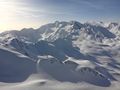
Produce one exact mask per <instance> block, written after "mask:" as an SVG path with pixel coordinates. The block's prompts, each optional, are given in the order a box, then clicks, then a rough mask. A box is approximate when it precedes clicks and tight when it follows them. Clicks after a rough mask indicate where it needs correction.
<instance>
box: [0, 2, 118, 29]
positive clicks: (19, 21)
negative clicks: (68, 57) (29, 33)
mask: <svg viewBox="0 0 120 90" xmlns="http://www.w3.org/2000/svg"><path fill="white" fill-rule="evenodd" d="M57 20H59V21H70V20H77V21H80V22H85V21H105V22H108V21H116V22H120V0H0V31H4V30H9V29H21V28H24V27H35V28H36V27H39V26H41V25H43V24H45V23H49V22H54V21H57Z"/></svg>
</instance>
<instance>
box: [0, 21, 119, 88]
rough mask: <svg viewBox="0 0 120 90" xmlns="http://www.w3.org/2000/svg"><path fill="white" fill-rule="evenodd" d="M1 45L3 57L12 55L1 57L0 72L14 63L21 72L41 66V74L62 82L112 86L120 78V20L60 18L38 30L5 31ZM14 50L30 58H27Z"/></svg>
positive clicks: (1, 36)
mask: <svg viewBox="0 0 120 90" xmlns="http://www.w3.org/2000/svg"><path fill="white" fill-rule="evenodd" d="M0 47H2V48H1V49H0V55H1V57H4V56H3V55H5V54H6V55H8V56H9V58H7V57H5V58H0V62H2V63H4V64H1V65H2V66H1V65H0V71H2V70H3V67H7V62H11V63H12V64H10V65H13V66H14V67H18V71H19V68H20V67H22V66H26V67H25V68H28V69H29V70H30V71H29V70H28V69H27V70H28V71H27V70H26V69H24V67H22V68H23V70H22V69H21V71H20V72H21V73H22V72H30V73H33V71H35V70H34V68H37V70H38V72H39V74H41V75H42V74H44V75H45V77H47V78H48V79H50V80H51V79H53V80H58V81H62V82H66V81H67V82H72V83H76V82H82V81H84V82H87V83H90V84H93V85H98V86H110V85H111V83H112V81H117V80H118V81H119V80H120V60H119V58H120V24H119V23H108V24H106V23H104V22H94V23H93V22H87V23H80V22H77V21H70V22H59V21H56V22H54V23H50V24H47V25H43V26H41V27H40V28H38V29H33V28H24V29H22V30H21V31H17V30H13V31H7V32H3V33H1V34H0ZM8 50H9V51H8ZM5 52H6V53H5ZM13 52H16V53H19V54H21V55H23V56H25V57H27V58H26V59H25V58H24V59H25V60H23V58H21V57H18V56H16V54H14V53H13ZM28 58H29V59H28ZM3 59H5V60H4V61H5V62H3ZM9 59H10V60H9ZM18 59H20V60H18ZM22 61H23V62H22ZM29 63H30V64H29ZM19 64H20V65H19ZM16 65H17V66H16ZM29 65H32V66H29ZM36 66H37V67H36ZM13 70H14V69H13ZM16 70H17V69H15V72H16ZM24 70H26V71H24ZM9 71H11V72H12V70H11V69H10V70H9ZM13 72H14V71H13ZM3 73H5V72H4V71H3ZM30 73H29V74H30ZM7 74H8V73H6V75H7ZM29 74H27V75H26V76H28V75H29ZM3 75H4V74H3ZM44 75H43V77H44ZM0 78H1V76H0ZM0 81H4V80H2V79H0Z"/></svg>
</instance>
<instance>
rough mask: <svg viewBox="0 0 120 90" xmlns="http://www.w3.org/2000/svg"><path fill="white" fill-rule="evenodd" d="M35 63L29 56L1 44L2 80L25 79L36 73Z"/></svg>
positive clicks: (17, 80)
mask: <svg viewBox="0 0 120 90" xmlns="http://www.w3.org/2000/svg"><path fill="white" fill-rule="evenodd" d="M35 71H36V67H35V63H34V62H33V61H32V60H31V59H30V58H28V57H26V56H24V55H22V54H20V53H18V52H15V51H11V50H9V49H6V48H5V47H3V46H0V81H1V82H20V81H24V80H25V79H26V78H28V76H29V75H30V74H32V73H35Z"/></svg>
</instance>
